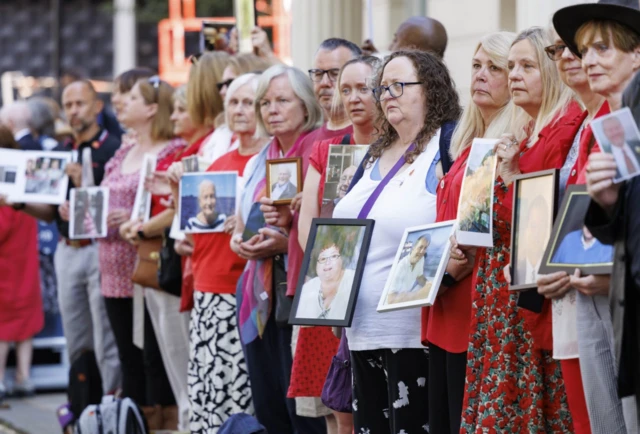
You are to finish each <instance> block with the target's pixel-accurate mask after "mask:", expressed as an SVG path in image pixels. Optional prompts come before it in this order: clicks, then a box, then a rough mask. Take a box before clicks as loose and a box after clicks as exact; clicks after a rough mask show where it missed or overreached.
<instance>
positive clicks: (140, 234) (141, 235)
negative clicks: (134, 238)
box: [138, 229, 147, 240]
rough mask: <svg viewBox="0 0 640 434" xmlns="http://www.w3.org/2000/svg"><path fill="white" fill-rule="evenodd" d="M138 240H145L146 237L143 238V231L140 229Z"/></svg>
mask: <svg viewBox="0 0 640 434" xmlns="http://www.w3.org/2000/svg"><path fill="white" fill-rule="evenodd" d="M138 238H140V239H141V240H146V239H147V237H145V236H144V231H143V230H142V229H140V230H139V231H138Z"/></svg>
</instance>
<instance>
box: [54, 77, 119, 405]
mask: <svg viewBox="0 0 640 434" xmlns="http://www.w3.org/2000/svg"><path fill="white" fill-rule="evenodd" d="M102 106H103V104H102V101H101V100H100V99H99V98H98V94H97V93H96V91H95V88H94V87H93V85H92V84H91V82H90V81H88V80H79V81H74V82H72V83H70V84H68V85H67V86H66V87H65V88H64V90H63V92H62V108H63V109H64V114H65V117H66V118H67V122H68V123H69V125H70V126H71V129H72V130H73V134H74V140H73V142H68V143H65V144H63V145H61V146H59V147H57V148H56V149H55V150H60V151H77V159H75V160H74V161H73V162H72V163H69V164H67V166H66V172H67V174H68V175H69V180H70V182H69V184H70V187H84V186H90V185H91V184H95V185H100V182H102V178H103V176H104V167H105V165H106V164H107V162H108V161H109V160H110V159H111V157H113V155H114V154H115V152H116V151H117V150H118V148H119V147H120V140H119V139H118V138H116V137H115V136H113V135H111V134H109V133H108V132H107V130H105V129H103V128H101V127H100V125H98V115H99V113H100V111H101V110H102ZM74 153H75V152H74ZM83 155H84V156H85V158H84V159H83ZM83 164H84V166H85V167H84V171H83V167H82V166H83ZM83 174H84V178H85V179H83ZM67 197H68V196H67ZM56 211H57V212H56V221H57V223H58V230H59V232H60V235H61V240H60V242H59V243H58V247H57V248H56V253H55V268H56V275H57V278H58V301H59V303H60V312H61V315H62V325H63V329H64V335H65V337H66V340H67V351H68V353H69V361H70V362H71V363H73V362H74V361H75V360H76V359H77V358H78V357H80V355H81V354H82V353H83V352H84V351H87V350H92V351H94V352H95V355H96V361H97V362H98V367H99V368H100V373H101V375H102V387H103V390H104V393H109V392H111V391H114V390H116V389H117V388H118V387H119V386H120V381H121V378H120V375H121V374H120V360H119V357H118V349H117V347H116V345H115V339H114V337H113V331H112V330H111V325H110V323H109V321H108V318H107V315H106V310H105V307H104V299H103V298H102V295H101V292H100V271H99V267H98V243H97V242H96V241H95V240H70V239H69V224H68V220H69V218H68V217H69V213H70V212H71V214H72V215H73V210H71V211H70V210H69V202H66V203H65V204H64V205H61V206H60V207H59V208H57V209H56ZM61 214H62V215H64V217H65V218H64V219H63V218H62V217H61ZM65 220H66V221H65ZM76 416H79V415H76Z"/></svg>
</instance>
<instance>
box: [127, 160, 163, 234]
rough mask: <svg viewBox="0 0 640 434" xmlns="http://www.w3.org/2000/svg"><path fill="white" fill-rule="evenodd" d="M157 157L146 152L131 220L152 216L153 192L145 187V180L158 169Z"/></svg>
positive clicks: (142, 219) (141, 219)
mask: <svg viewBox="0 0 640 434" xmlns="http://www.w3.org/2000/svg"><path fill="white" fill-rule="evenodd" d="M156 164H157V158H156V156H155V155H152V154H144V159H143V160H142V168H141V169H140V179H139V180H138V190H136V199H135V201H134V202H133V210H131V220H140V221H142V222H146V221H147V220H149V218H150V216H151V192H149V191H148V190H147V189H146V188H145V187H144V182H145V180H146V179H147V178H148V177H150V176H151V175H153V172H155V170H156Z"/></svg>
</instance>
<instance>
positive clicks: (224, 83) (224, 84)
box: [216, 78, 233, 92]
mask: <svg viewBox="0 0 640 434" xmlns="http://www.w3.org/2000/svg"><path fill="white" fill-rule="evenodd" d="M231 83H233V78H230V79H228V80H225V81H221V82H220V83H216V87H217V88H218V92H220V91H221V90H222V88H223V87H225V86H226V87H229V86H230V85H231Z"/></svg>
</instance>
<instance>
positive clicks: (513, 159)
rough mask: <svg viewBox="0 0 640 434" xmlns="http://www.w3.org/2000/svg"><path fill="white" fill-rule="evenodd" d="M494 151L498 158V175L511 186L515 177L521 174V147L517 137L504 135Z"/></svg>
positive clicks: (509, 134) (508, 134)
mask: <svg viewBox="0 0 640 434" xmlns="http://www.w3.org/2000/svg"><path fill="white" fill-rule="evenodd" d="M493 151H494V152H495V154H496V156H497V157H498V166H497V171H498V175H500V177H501V178H502V180H503V181H504V183H505V184H506V185H509V184H511V181H513V178H514V176H516V175H519V174H520V164H519V160H520V146H519V144H518V141H517V140H516V137H515V136H514V135H513V134H511V133H507V134H503V135H502V136H501V137H500V140H499V141H498V143H496V144H495V145H494V147H493Z"/></svg>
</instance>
